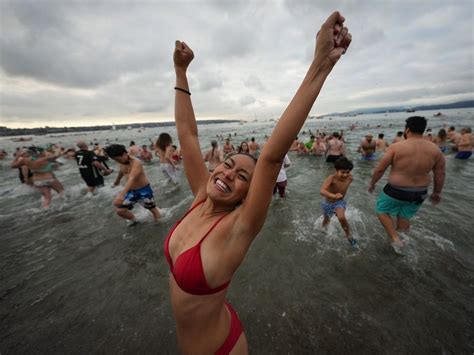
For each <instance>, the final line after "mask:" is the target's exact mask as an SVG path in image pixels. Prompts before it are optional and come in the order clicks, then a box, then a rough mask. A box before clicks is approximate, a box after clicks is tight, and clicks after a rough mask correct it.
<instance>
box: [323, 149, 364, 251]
mask: <svg viewBox="0 0 474 355" xmlns="http://www.w3.org/2000/svg"><path fill="white" fill-rule="evenodd" d="M334 167H335V168H336V173H335V174H333V175H330V176H328V177H327V178H326V180H325V181H324V183H323V185H322V186H321V191H320V192H321V195H322V196H324V197H325V198H324V200H323V201H321V207H322V209H323V214H324V220H323V227H326V226H327V225H328V224H329V221H330V220H331V217H332V216H333V215H334V214H336V216H337V219H338V220H339V222H340V223H341V226H342V229H343V230H344V233H345V234H346V238H347V240H348V242H349V243H350V244H351V245H352V246H355V245H356V244H357V241H356V240H355V239H354V238H352V235H351V230H350V227H349V223H348V222H347V219H346V216H345V211H346V206H347V204H346V201H344V197H345V195H346V193H347V189H348V188H349V185H350V184H351V183H352V179H353V178H352V174H351V171H352V168H353V167H354V165H353V164H352V162H351V161H350V160H349V159H347V158H346V157H340V158H338V159H337V160H336V161H335V162H334Z"/></svg>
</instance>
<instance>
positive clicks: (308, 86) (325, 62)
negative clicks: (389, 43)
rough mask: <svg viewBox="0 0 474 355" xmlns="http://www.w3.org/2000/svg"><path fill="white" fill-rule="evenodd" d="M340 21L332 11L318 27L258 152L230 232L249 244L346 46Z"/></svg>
mask: <svg viewBox="0 0 474 355" xmlns="http://www.w3.org/2000/svg"><path fill="white" fill-rule="evenodd" d="M343 22H344V17H343V16H341V15H340V14H339V12H334V13H333V14H331V16H329V17H328V19H327V20H326V22H325V23H324V24H323V25H322V26H321V30H320V31H319V33H318V35H317V36H316V50H315V55H314V58H313V62H312V63H311V65H310V67H309V70H308V72H307V74H306V76H305V78H304V79H303V82H302V83H301V85H300V87H299V89H298V91H297V92H296V94H295V96H294V97H293V99H292V100H291V102H290V104H289V106H288V107H287V109H286V110H285V112H284V113H283V115H282V117H281V119H280V120H279V121H278V124H277V126H276V127H275V129H274V131H273V133H272V135H271V137H270V138H269V140H268V142H267V143H266V144H265V146H264V147H263V150H262V152H261V154H260V157H259V159H258V162H257V165H256V167H255V170H254V173H253V177H252V180H251V183H250V187H249V192H248V194H247V197H246V199H245V201H244V202H243V204H242V206H241V207H240V212H239V216H238V220H237V221H236V223H235V227H234V231H233V232H234V233H235V235H236V237H239V238H240V237H243V238H246V239H247V241H248V243H249V244H250V242H251V241H252V240H253V239H254V238H255V236H256V235H257V234H258V232H259V231H260V229H261V228H262V226H263V224H264V222H265V218H266V215H267V211H268V208H269V205H270V202H271V200H272V193H273V187H274V185H275V181H276V178H277V175H278V172H279V171H280V168H281V164H282V161H283V158H284V157H285V154H286V153H287V152H288V149H289V148H290V146H291V144H292V142H293V140H294V139H295V137H296V135H297V134H298V132H299V131H300V129H301V127H302V126H303V124H304V122H305V120H306V118H307V117H308V114H309V111H310V110H311V107H312V106H313V104H314V102H315V100H316V98H317V97H318V95H319V92H320V90H321V88H322V86H323V84H324V81H325V80H326V78H327V76H328V75H329V73H330V72H331V70H332V68H333V67H334V65H335V64H336V63H337V61H338V60H339V58H340V57H341V56H342V55H343V54H344V53H345V52H346V50H347V48H348V47H349V44H350V42H351V39H352V37H351V35H350V33H349V32H348V29H347V27H343Z"/></svg>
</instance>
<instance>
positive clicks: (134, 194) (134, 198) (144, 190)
mask: <svg viewBox="0 0 474 355" xmlns="http://www.w3.org/2000/svg"><path fill="white" fill-rule="evenodd" d="M137 202H138V203H139V204H140V205H142V206H143V207H144V208H146V209H148V210H151V209H152V208H155V207H156V205H155V199H154V198H153V190H152V189H151V186H150V184H148V185H146V186H144V187H141V188H139V189H136V190H129V191H128V192H127V194H126V195H125V198H124V199H123V202H122V204H121V205H120V206H118V208H126V209H129V210H131V209H133V206H134V205H135V204H136V203H137Z"/></svg>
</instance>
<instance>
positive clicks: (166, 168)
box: [160, 163, 178, 184]
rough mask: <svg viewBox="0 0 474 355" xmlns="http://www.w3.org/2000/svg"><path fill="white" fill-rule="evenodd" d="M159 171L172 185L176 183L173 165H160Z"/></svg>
mask: <svg viewBox="0 0 474 355" xmlns="http://www.w3.org/2000/svg"><path fill="white" fill-rule="evenodd" d="M160 169H161V171H162V172H163V173H164V174H165V176H166V177H167V178H168V179H170V180H171V181H173V183H174V184H177V183H178V178H177V177H176V169H175V167H174V166H173V165H171V164H170V163H161V164H160Z"/></svg>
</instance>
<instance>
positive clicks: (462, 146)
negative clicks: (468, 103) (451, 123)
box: [455, 127, 474, 160]
mask: <svg viewBox="0 0 474 355" xmlns="http://www.w3.org/2000/svg"><path fill="white" fill-rule="evenodd" d="M473 138H474V137H473V136H472V130H471V127H463V128H461V137H460V139H459V143H458V144H457V148H458V152H457V154H456V156H455V158H456V159H461V160H466V159H469V158H470V157H471V155H472V146H473V144H474V143H473Z"/></svg>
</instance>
